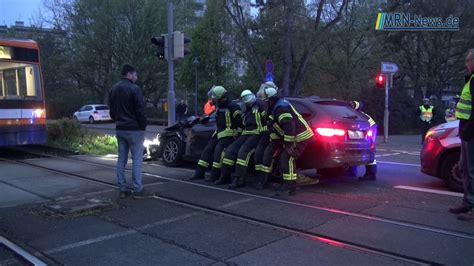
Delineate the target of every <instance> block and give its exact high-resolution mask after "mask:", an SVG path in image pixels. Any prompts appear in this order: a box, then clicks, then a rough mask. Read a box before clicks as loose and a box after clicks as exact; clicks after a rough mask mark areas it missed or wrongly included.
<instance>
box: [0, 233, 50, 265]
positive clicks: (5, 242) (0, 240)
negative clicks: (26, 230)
mask: <svg viewBox="0 0 474 266" xmlns="http://www.w3.org/2000/svg"><path fill="white" fill-rule="evenodd" d="M0 243H2V244H3V245H5V246H6V247H8V249H10V250H11V251H13V252H14V253H16V254H18V255H20V256H21V257H22V258H24V259H25V260H27V261H28V262H30V263H31V264H33V265H35V266H36V265H47V264H46V263H44V262H43V261H42V260H40V259H38V258H37V257H35V256H33V255H32V254H31V253H29V252H28V251H26V250H24V249H22V248H21V247H19V246H17V245H16V244H14V243H13V242H11V241H10V240H8V239H6V238H4V237H3V236H0Z"/></svg>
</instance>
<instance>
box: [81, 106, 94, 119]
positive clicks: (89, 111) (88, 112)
mask: <svg viewBox="0 0 474 266" xmlns="http://www.w3.org/2000/svg"><path fill="white" fill-rule="evenodd" d="M93 109H94V108H92V106H90V105H86V107H85V109H84V112H82V121H89V116H91V115H92V111H93Z"/></svg>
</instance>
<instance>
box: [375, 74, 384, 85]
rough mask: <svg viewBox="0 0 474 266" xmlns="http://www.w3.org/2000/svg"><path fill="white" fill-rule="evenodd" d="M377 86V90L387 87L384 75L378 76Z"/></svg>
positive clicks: (376, 79)
mask: <svg viewBox="0 0 474 266" xmlns="http://www.w3.org/2000/svg"><path fill="white" fill-rule="evenodd" d="M375 85H376V86H377V88H384V87H385V76H384V75H383V74H378V75H377V77H376V78H375Z"/></svg>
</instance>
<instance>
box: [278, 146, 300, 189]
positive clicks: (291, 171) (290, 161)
mask: <svg viewBox="0 0 474 266" xmlns="http://www.w3.org/2000/svg"><path fill="white" fill-rule="evenodd" d="M306 144H307V141H303V142H299V143H296V144H295V152H294V153H293V154H288V151H287V150H286V149H283V150H282V151H281V154H280V169H281V174H282V176H283V180H285V181H294V180H296V178H297V173H296V160H297V159H298V157H299V156H300V155H301V154H303V152H304V149H305V148H306Z"/></svg>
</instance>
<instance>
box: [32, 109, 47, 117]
mask: <svg viewBox="0 0 474 266" xmlns="http://www.w3.org/2000/svg"><path fill="white" fill-rule="evenodd" d="M33 117H34V118H45V117H46V112H45V111H44V109H35V110H34V111H33Z"/></svg>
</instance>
